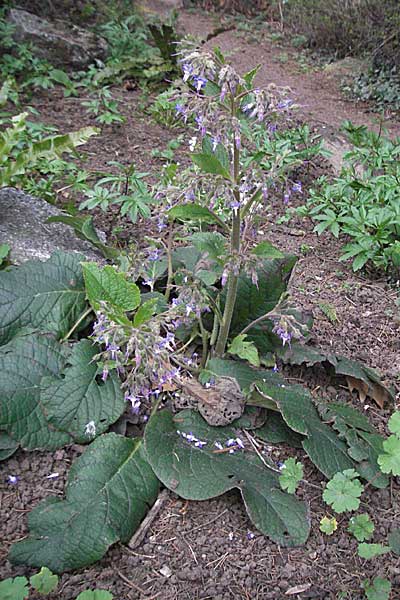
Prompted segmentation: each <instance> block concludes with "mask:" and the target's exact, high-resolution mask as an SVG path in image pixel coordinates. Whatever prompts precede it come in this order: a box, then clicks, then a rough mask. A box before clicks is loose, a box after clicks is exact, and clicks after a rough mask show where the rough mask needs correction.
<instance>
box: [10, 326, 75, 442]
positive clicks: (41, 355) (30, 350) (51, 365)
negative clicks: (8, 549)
mask: <svg viewBox="0 0 400 600" xmlns="http://www.w3.org/2000/svg"><path fill="white" fill-rule="evenodd" d="M65 361H66V349H65V348H64V347H63V346H61V345H60V344H59V343H58V342H57V341H56V340H54V338H52V337H48V336H45V335H40V334H33V335H26V336H20V337H16V338H14V339H13V340H12V341H11V342H9V343H8V344H6V345H5V346H2V347H1V348H0V428H1V429H3V430H5V431H6V432H7V433H8V434H9V435H10V436H11V437H12V438H13V439H14V440H15V441H18V442H19V443H20V444H21V446H22V447H23V448H26V449H28V450H34V449H47V450H54V449H56V448H59V447H61V446H64V445H65V444H68V443H69V442H71V441H72V438H71V437H70V436H69V435H68V434H66V433H63V432H60V431H57V430H55V429H54V428H53V427H51V426H49V424H48V422H47V420H46V417H45V415H44V413H43V411H42V408H41V406H40V402H39V398H40V382H41V379H42V377H44V376H56V375H58V373H59V372H60V371H61V369H62V368H63V367H64V364H65Z"/></svg>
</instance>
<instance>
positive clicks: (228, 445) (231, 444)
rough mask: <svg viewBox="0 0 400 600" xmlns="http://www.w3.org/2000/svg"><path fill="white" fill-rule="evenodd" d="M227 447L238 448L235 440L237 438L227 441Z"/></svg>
mask: <svg viewBox="0 0 400 600" xmlns="http://www.w3.org/2000/svg"><path fill="white" fill-rule="evenodd" d="M225 446H227V447H228V448H229V447H230V446H236V440H235V438H229V440H226V442H225Z"/></svg>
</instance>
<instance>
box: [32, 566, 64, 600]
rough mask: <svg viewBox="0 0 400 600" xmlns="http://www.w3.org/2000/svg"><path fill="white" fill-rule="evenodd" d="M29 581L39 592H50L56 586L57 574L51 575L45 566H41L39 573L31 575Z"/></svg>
mask: <svg viewBox="0 0 400 600" xmlns="http://www.w3.org/2000/svg"><path fill="white" fill-rule="evenodd" d="M29 583H30V584H31V586H32V587H33V589H34V590H36V591H37V592H39V594H45V595H46V594H50V592H54V590H55V589H56V587H57V586H58V575H53V573H52V572H51V571H50V570H49V569H48V568H47V567H42V568H41V569H40V571H39V573H36V575H32V577H31V578H30V579H29Z"/></svg>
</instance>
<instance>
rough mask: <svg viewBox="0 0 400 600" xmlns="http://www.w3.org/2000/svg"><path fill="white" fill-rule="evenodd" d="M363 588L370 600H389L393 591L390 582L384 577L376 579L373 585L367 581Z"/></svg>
mask: <svg viewBox="0 0 400 600" xmlns="http://www.w3.org/2000/svg"><path fill="white" fill-rule="evenodd" d="M363 587H364V590H365V595H366V596H367V598H368V600H389V597H390V592H391V590H392V585H391V583H390V581H388V580H387V579H383V577H375V579H374V580H373V581H372V583H370V582H369V581H368V580H367V579H365V581H364V586H363Z"/></svg>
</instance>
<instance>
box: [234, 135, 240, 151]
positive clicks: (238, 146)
mask: <svg viewBox="0 0 400 600" xmlns="http://www.w3.org/2000/svg"><path fill="white" fill-rule="evenodd" d="M235 146H236V148H237V149H238V150H239V148H240V146H241V139H240V133H238V132H237V133H235Z"/></svg>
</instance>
